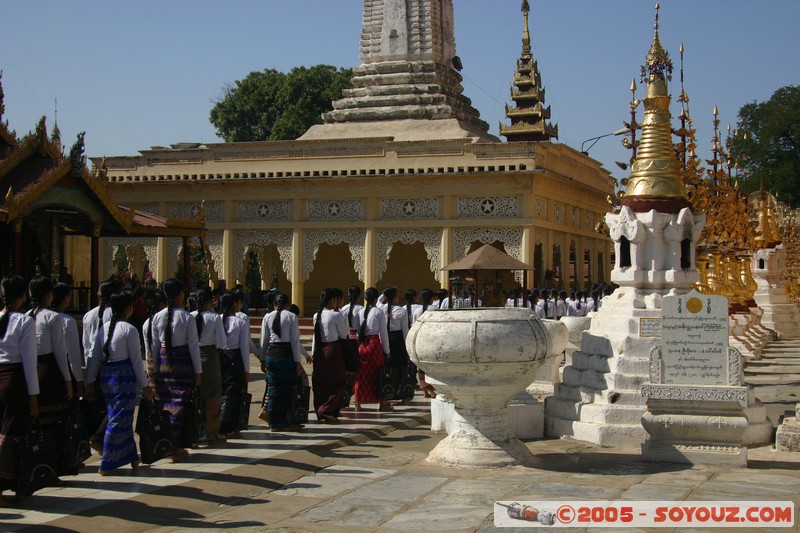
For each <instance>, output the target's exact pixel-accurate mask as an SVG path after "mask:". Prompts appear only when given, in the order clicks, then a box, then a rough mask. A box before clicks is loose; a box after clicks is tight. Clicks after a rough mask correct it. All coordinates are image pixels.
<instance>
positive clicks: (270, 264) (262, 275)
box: [236, 243, 299, 309]
mask: <svg viewBox="0 0 800 533" xmlns="http://www.w3.org/2000/svg"><path fill="white" fill-rule="evenodd" d="M236 283H240V284H241V285H242V286H243V288H244V290H245V292H247V294H248V295H250V308H251V309H260V308H262V307H263V306H264V302H263V295H264V293H265V292H266V291H269V290H270V289H277V290H279V291H281V292H282V293H284V294H292V282H290V281H289V279H288V278H287V276H286V272H285V271H284V270H283V261H282V260H281V257H280V253H279V252H278V246H277V245H276V244H275V243H269V244H254V243H250V244H247V245H246V246H245V249H244V255H243V256H242V264H241V268H240V270H239V273H238V274H237V278H236ZM298 305H299V304H298Z"/></svg>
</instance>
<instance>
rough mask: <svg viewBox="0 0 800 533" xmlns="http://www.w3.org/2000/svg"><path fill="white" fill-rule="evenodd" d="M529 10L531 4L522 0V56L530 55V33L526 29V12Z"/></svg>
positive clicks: (526, 0)
mask: <svg viewBox="0 0 800 533" xmlns="http://www.w3.org/2000/svg"><path fill="white" fill-rule="evenodd" d="M530 11H531V6H530V4H528V0H522V15H523V27H522V56H523V57H530V56H531V33H530V30H529V29H528V13H530Z"/></svg>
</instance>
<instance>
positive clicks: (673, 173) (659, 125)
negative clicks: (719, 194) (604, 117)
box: [623, 4, 689, 212]
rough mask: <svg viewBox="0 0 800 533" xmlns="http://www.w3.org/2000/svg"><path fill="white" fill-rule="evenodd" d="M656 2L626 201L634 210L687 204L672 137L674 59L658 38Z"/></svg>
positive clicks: (677, 207)
mask: <svg viewBox="0 0 800 533" xmlns="http://www.w3.org/2000/svg"><path fill="white" fill-rule="evenodd" d="M658 10H659V5H658V4H656V18H655V33H654V36H653V44H652V45H651V46H650V51H649V52H648V54H647V63H646V65H645V66H643V67H642V74H641V76H642V81H645V82H646V83H647V94H646V96H645V98H644V120H643V122H642V126H641V128H642V137H641V141H640V144H639V148H638V150H637V152H636V160H635V161H634V162H633V165H632V166H631V175H630V177H629V178H628V187H627V189H626V191H625V195H624V197H623V203H624V204H626V205H628V206H629V207H631V208H632V209H633V210H634V211H648V210H650V209H656V210H658V211H665V212H677V211H678V210H680V209H681V208H683V207H688V206H689V203H688V198H687V195H686V189H685V188H684V186H683V180H682V178H681V167H680V162H679V161H678V159H677V158H676V156H675V146H674V144H673V141H672V116H671V114H670V111H669V105H670V96H669V91H668V90H667V81H668V80H669V79H671V75H672V60H671V59H670V58H669V54H668V53H667V52H666V51H665V50H664V48H663V47H662V46H661V42H660V41H659V38H658Z"/></svg>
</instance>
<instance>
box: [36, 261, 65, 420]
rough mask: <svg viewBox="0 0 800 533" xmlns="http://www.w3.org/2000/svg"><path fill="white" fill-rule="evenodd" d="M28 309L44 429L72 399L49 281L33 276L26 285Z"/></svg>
mask: <svg viewBox="0 0 800 533" xmlns="http://www.w3.org/2000/svg"><path fill="white" fill-rule="evenodd" d="M28 296H29V297H30V299H31V309H30V311H28V316H30V317H31V318H33V319H34V320H35V321H36V356H37V358H38V359H37V367H38V374H39V390H40V391H41V393H40V394H39V425H40V427H41V428H42V429H44V430H46V431H55V430H56V429H58V423H59V421H60V420H61V419H62V418H63V416H64V410H65V406H66V403H65V401H64V400H65V399H67V400H71V399H72V376H71V375H70V373H69V361H68V360H67V337H66V334H65V333H64V321H63V320H62V319H61V316H60V315H59V314H58V313H56V312H55V311H52V310H50V309H49V307H50V304H51V303H52V301H53V282H52V281H50V278H47V277H44V276H37V277H35V278H33V279H32V280H31V282H30V283H29V284H28Z"/></svg>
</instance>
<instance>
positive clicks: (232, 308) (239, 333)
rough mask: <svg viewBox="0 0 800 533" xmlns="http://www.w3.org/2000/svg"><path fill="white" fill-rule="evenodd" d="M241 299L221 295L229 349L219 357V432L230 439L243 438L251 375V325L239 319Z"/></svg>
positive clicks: (230, 295)
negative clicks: (242, 422)
mask: <svg viewBox="0 0 800 533" xmlns="http://www.w3.org/2000/svg"><path fill="white" fill-rule="evenodd" d="M241 306H242V300H239V299H237V298H236V295H234V294H231V293H226V294H223V295H222V329H224V330H225V344H226V346H227V349H226V350H225V353H224V354H223V355H220V357H219V362H220V367H221V372H222V413H221V414H220V428H219V432H220V434H221V435H224V436H226V437H228V438H232V437H238V436H239V435H240V430H239V420H240V418H241V413H242V395H243V394H244V393H245V392H247V380H248V379H249V376H250V343H251V342H252V340H251V338H250V323H249V321H247V320H244V319H243V318H239V317H238V316H236V313H237V312H238V311H240V310H241Z"/></svg>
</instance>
